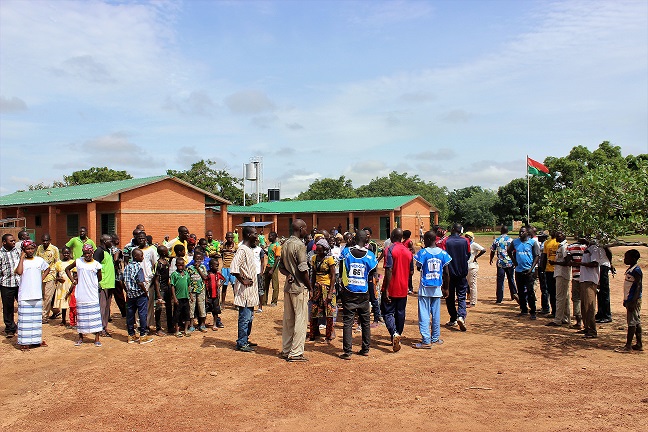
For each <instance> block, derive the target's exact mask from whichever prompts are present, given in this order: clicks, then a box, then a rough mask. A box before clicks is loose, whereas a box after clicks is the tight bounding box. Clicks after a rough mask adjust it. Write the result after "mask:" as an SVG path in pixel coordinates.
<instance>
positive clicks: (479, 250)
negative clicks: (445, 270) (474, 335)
mask: <svg viewBox="0 0 648 432" xmlns="http://www.w3.org/2000/svg"><path fill="white" fill-rule="evenodd" d="M464 236H465V237H466V238H467V239H468V241H469V242H470V258H468V289H470V307H474V306H476V305H477V273H478V272H479V264H477V258H479V257H480V256H482V255H484V254H485V253H486V249H485V248H484V247H483V246H482V245H480V244H479V243H477V242H476V241H475V234H473V232H472V231H467V232H466V234H464ZM466 306H467V307H468V305H466Z"/></svg>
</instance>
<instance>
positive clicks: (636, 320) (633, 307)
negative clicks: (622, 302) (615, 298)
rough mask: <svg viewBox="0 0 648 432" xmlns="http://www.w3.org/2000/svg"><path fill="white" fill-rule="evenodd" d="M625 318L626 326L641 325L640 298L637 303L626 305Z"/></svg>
mask: <svg viewBox="0 0 648 432" xmlns="http://www.w3.org/2000/svg"><path fill="white" fill-rule="evenodd" d="M626 316H627V319H628V326H638V325H641V298H638V299H637V301H633V302H630V303H626Z"/></svg>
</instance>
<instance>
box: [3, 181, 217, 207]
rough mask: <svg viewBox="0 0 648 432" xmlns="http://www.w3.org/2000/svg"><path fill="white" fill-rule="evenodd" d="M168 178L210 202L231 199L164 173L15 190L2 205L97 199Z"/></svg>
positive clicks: (6, 196)
mask: <svg viewBox="0 0 648 432" xmlns="http://www.w3.org/2000/svg"><path fill="white" fill-rule="evenodd" d="M167 178H168V179H172V180H174V181H177V182H179V183H182V184H184V185H186V186H188V187H191V188H193V189H196V190H198V191H201V192H203V193H205V196H206V197H207V198H208V199H209V198H211V199H210V202H212V203H213V202H216V201H220V202H223V203H225V204H229V201H227V200H225V199H223V198H221V197H219V196H217V195H214V194H212V193H210V192H207V191H204V190H202V189H200V188H197V187H196V186H193V185H191V184H189V183H187V182H185V181H182V180H180V179H177V178H175V177H171V176H167V175H162V176H154V177H144V178H136V179H128V180H118V181H112V182H105V183H91V184H85V185H79V186H67V187H61V188H50V189H40V190H33V191H24V192H14V193H12V194H9V195H5V196H2V197H0V207H9V206H25V205H42V204H52V203H66V202H88V201H97V200H100V199H101V198H106V197H108V196H110V195H115V194H117V193H120V192H126V191H128V190H131V189H135V188H138V187H141V186H144V185H147V184H151V183H157V182H159V181H160V180H164V179H167Z"/></svg>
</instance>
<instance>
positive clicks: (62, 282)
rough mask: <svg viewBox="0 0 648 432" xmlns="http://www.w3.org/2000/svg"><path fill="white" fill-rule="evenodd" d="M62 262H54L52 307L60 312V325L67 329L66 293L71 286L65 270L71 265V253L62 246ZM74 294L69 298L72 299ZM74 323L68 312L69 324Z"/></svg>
mask: <svg viewBox="0 0 648 432" xmlns="http://www.w3.org/2000/svg"><path fill="white" fill-rule="evenodd" d="M61 258H63V260H62V261H57V262H56V267H55V268H54V269H55V271H56V294H54V307H55V308H56V309H59V310H60V311H61V325H62V326H64V327H67V322H65V316H66V312H67V310H68V309H70V301H68V297H67V292H68V290H69V289H70V287H71V286H72V281H71V280H70V279H69V278H68V277H67V274H65V268H66V267H67V266H69V265H70V264H72V251H71V250H70V248H69V247H67V246H63V249H61ZM73 296H74V293H72V294H71V296H70V297H73ZM72 322H75V321H73V318H72V313H71V312H70V323H72Z"/></svg>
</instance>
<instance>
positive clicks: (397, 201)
mask: <svg viewBox="0 0 648 432" xmlns="http://www.w3.org/2000/svg"><path fill="white" fill-rule="evenodd" d="M418 197H419V196H418V195H405V196H389V197H368V198H348V199H328V200H305V201H274V202H263V203H258V204H254V205H251V206H234V205H231V206H228V207H227V211H228V212H229V213H246V214H251V213H279V214H281V213H337V212H350V211H380V210H395V209H397V208H399V207H401V206H402V205H404V204H407V203H408V202H410V201H412V200H414V199H416V198H418ZM424 201H425V200H424ZM426 202H427V201H426Z"/></svg>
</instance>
